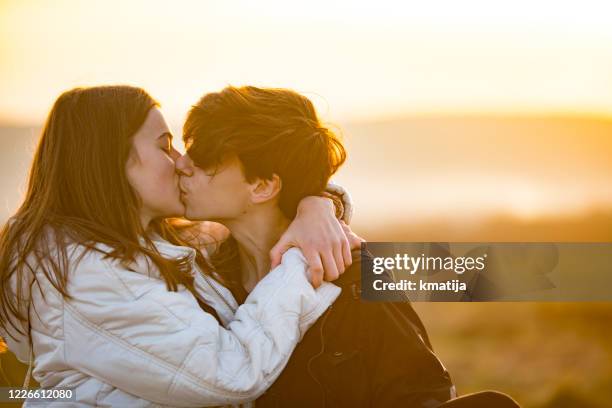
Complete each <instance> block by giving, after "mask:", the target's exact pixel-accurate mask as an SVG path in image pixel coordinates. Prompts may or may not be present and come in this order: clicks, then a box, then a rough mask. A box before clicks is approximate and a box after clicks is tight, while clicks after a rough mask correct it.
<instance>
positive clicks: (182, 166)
mask: <svg viewBox="0 0 612 408" xmlns="http://www.w3.org/2000/svg"><path fill="white" fill-rule="evenodd" d="M175 166H176V172H177V173H178V174H179V175H181V176H188V177H191V176H192V175H193V163H192V161H191V158H190V157H189V156H188V155H187V153H185V154H184V155H182V156H181V157H179V158H178V159H177V160H176V163H175Z"/></svg>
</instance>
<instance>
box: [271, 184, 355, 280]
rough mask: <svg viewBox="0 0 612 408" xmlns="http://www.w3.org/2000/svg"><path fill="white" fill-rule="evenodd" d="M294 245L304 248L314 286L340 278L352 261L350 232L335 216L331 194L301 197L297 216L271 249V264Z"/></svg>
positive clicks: (274, 265) (277, 263)
mask: <svg viewBox="0 0 612 408" xmlns="http://www.w3.org/2000/svg"><path fill="white" fill-rule="evenodd" d="M347 228H348V227H347ZM348 230H349V231H350V229H348ZM350 233H351V234H353V233H352V232H350ZM353 235H354V234H353ZM355 237H356V235H355ZM353 243H354V242H353ZM360 244H361V243H360ZM291 247H298V248H300V249H301V250H302V253H303V254H304V257H305V258H306V262H308V266H309V268H308V271H309V274H310V281H311V283H312V285H313V286H314V287H315V288H317V287H319V286H320V285H321V283H322V282H323V279H325V280H326V281H329V282H331V281H334V280H336V279H338V277H339V276H340V274H342V273H343V272H344V270H345V269H346V268H347V267H349V266H350V265H351V263H352V262H353V260H352V257H351V244H350V241H349V235H348V234H346V233H345V230H344V229H343V227H342V225H341V224H340V222H339V221H338V220H337V219H336V216H335V208H334V204H333V203H332V201H331V200H330V199H329V198H324V197H316V196H309V197H306V198H304V199H303V200H302V201H300V204H299V205H298V210H297V215H296V217H295V219H294V220H293V222H292V223H291V225H289V228H288V229H287V231H285V233H284V234H283V236H282V237H281V239H280V240H279V241H278V243H277V244H276V245H275V246H274V248H272V250H271V251H270V261H271V266H272V268H275V267H276V266H277V265H279V264H280V262H281V257H282V255H283V254H284V253H285V252H286V251H287V250H288V249H289V248H291Z"/></svg>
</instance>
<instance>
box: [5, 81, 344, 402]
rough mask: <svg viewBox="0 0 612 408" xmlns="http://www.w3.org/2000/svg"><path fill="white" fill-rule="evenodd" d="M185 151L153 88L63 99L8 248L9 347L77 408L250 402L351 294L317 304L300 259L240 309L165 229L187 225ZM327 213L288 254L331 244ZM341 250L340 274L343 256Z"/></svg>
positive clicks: (323, 297) (327, 288) (309, 215)
mask: <svg viewBox="0 0 612 408" xmlns="http://www.w3.org/2000/svg"><path fill="white" fill-rule="evenodd" d="M171 137H172V136H171V134H170V132H169V130H168V127H167V125H166V123H165V121H164V118H163V116H162V115H161V113H160V111H159V110H158V108H157V103H156V102H155V101H154V100H153V99H152V98H151V97H150V96H149V95H148V94H147V93H146V92H145V91H143V90H142V89H139V88H134V87H128V86H114V87H94V88H81V89H74V90H71V91H68V92H66V93H64V94H62V95H61V96H60V97H59V98H58V100H57V101H56V102H55V104H54V106H53V108H52V109H51V112H50V114H49V116H48V119H47V121H46V124H45V126H44V129H43V132H42V136H41V139H40V142H39V145H38V148H37V150H36V153H35V157H34V161H33V164H32V168H31V172H30V176H29V185H28V190H27V193H26V196H25V200H24V202H23V204H22V205H21V207H20V208H19V210H18V211H17V212H16V213H15V214H14V216H13V217H12V218H11V219H10V221H9V222H8V223H7V225H6V226H5V227H4V228H3V230H2V232H1V234H0V277H1V280H2V290H1V294H0V323H1V328H2V333H1V334H2V336H3V337H4V338H5V340H6V341H7V343H8V345H9V348H10V350H11V351H13V352H14V353H15V354H16V355H17V356H18V358H19V359H20V360H22V361H30V364H32V363H33V367H34V369H33V377H34V378H35V379H36V380H37V381H38V382H39V383H40V385H41V386H42V387H44V388H64V387H69V388H72V389H73V395H74V396H75V398H76V404H78V406H121V407H125V406H130V407H132V406H140V407H144V406H154V405H156V404H161V405H170V406H203V405H221V404H230V403H231V404H234V403H241V402H247V401H251V400H253V399H254V398H256V397H257V396H258V395H260V394H261V393H262V392H263V391H265V389H266V388H268V387H269V386H270V384H271V383H272V382H273V381H274V380H275V379H276V377H277V376H278V375H279V373H280V372H281V370H282V368H283V367H284V365H285V364H286V362H287V360H288V358H289V356H290V354H291V352H292V351H293V349H294V347H295V345H296V344H297V342H298V341H299V339H300V338H301V337H302V336H303V335H304V332H305V331H306V330H307V329H308V327H310V326H311V325H312V324H313V323H314V322H315V321H316V320H317V318H318V317H319V316H320V315H321V314H322V313H323V312H324V311H325V310H326V309H327V308H328V306H329V305H330V304H331V303H332V302H333V300H334V299H335V298H336V297H337V296H338V293H339V291H340V290H339V289H338V288H337V287H335V286H333V285H331V284H329V283H323V284H322V285H321V286H320V287H319V288H318V289H316V290H315V289H314V288H313V287H312V286H311V284H310V283H309V282H308V277H307V274H306V268H307V265H306V263H305V261H304V258H303V256H302V255H301V253H300V251H299V250H297V249H291V250H289V251H287V252H286V253H285V254H284V255H283V257H282V263H281V264H280V266H278V267H277V268H275V269H274V270H273V271H271V272H270V273H269V274H268V276H267V278H266V279H263V280H262V281H261V282H260V283H259V284H258V285H256V286H255V287H254V289H253V291H252V292H251V296H249V299H247V300H246V302H245V303H244V304H243V305H241V306H240V307H238V305H237V304H236V302H235V301H234V300H233V298H232V296H231V294H230V293H229V291H228V290H227V289H226V288H225V287H223V286H222V285H220V284H219V283H218V282H216V281H215V280H214V279H211V277H210V276H208V275H207V272H209V269H208V267H207V262H206V260H205V257H204V256H203V254H202V253H200V252H199V251H197V250H195V249H193V248H190V247H186V246H184V245H183V243H182V241H181V240H180V239H179V238H178V235H177V234H176V231H175V230H174V229H173V228H172V226H171V225H170V223H169V222H168V221H167V218H168V217H175V216H182V215H183V213H184V206H183V204H182V202H181V201H180V198H179V192H180V191H179V187H178V176H177V174H176V172H175V160H176V159H177V158H178V157H179V154H178V152H176V151H175V150H174V149H173V147H172V144H171ZM313 200H314V201H313ZM327 201H328V200H326V199H323V198H313V199H312V200H310V201H309V204H308V205H306V206H305V207H304V208H301V210H302V212H303V217H302V218H306V221H304V220H302V221H301V224H300V225H301V227H299V228H298V231H297V232H296V231H295V230H294V232H293V233H292V234H291V236H290V238H289V239H290V240H292V241H296V240H297V241H300V240H302V238H303V237H304V236H306V237H307V239H306V240H307V241H312V236H313V234H318V233H319V232H320V231H321V230H325V231H333V228H331V227H330V225H332V223H331V221H330V219H332V221H333V222H336V221H335V219H334V218H333V214H332V213H331V211H330V213H329V214H327V213H326V212H325V211H323V210H321V209H326V208H328V207H327V205H328V204H327ZM321 202H325V204H322V205H320V204H317V203H321ZM313 203H314V204H313ZM313 212H314V214H313ZM313 220H314V221H313ZM316 220H319V221H316ZM311 222H313V223H314V224H313V225H312V226H311V227H309V228H307V231H303V228H304V225H307V224H309V223H311ZM323 224H324V225H325V226H324V227H321V225H323ZM333 233H334V232H333ZM338 233H339V234H341V235H343V234H342V228H341V227H340V226H339V225H338ZM296 237H297V238H296ZM336 241H337V242H342V241H344V243H346V238H344V236H343V240H336ZM281 246H285V244H282V245H281ZM306 246H307V247H308V248H305V249H307V250H308V251H310V252H316V251H315V250H313V248H312V245H310V246H308V245H306ZM330 250H331V249H330ZM333 251H334V254H333V255H338V254H340V257H339V259H337V258H333V259H336V261H334V263H335V268H336V271H334V272H332V275H334V274H336V275H337V271H338V270H339V271H342V269H343V267H344V261H343V260H344V258H343V256H342V245H336V246H334V248H333ZM319 255H320V257H321V258H322V257H323V255H324V254H317V257H319ZM326 256H328V257H329V254H326ZM203 309H205V310H208V311H209V312H211V313H207V312H206V311H205V310H203ZM213 309H214V313H213ZM213 314H216V315H217V318H218V319H219V320H221V322H222V323H223V324H224V326H225V327H224V326H222V325H221V324H220V323H219V322H218V320H217V318H215V316H213ZM47 402H48V401H47ZM60 405H62V406H67V405H68V404H67V403H66V402H63V403H60ZM156 406H158V405H156Z"/></svg>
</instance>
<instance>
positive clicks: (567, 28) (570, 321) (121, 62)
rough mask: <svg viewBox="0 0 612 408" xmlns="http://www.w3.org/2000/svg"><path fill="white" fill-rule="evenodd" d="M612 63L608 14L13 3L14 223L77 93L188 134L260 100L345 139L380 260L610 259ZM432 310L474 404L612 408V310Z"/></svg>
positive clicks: (1, 194)
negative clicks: (231, 100) (407, 249)
mask: <svg viewBox="0 0 612 408" xmlns="http://www.w3.org/2000/svg"><path fill="white" fill-rule="evenodd" d="M611 44H612V3H610V2H609V1H604V0H601V1H597V0H582V1H578V0H573V1H572V0H570V1H561V2H560V1H553V0H538V1H534V0H515V1H491V0H466V1H453V0H446V1H440V0H433V1H419V2H417V1H411V2H408V1H403V2H402V1H396V0H376V1H358V0H353V1H349V0H342V1H332V0H311V1H307V2H288V1H282V0H274V1H269V0H265V1H247V0H241V1H238V0H227V1H221V0H219V1H212V0H211V1H206V0H203V1H200V0H190V1H172V2H169V1H160V0H155V1H154V0H148V1H144V0H130V1H120V0H106V1H93V0H91V1H85V0H54V1H44V0H32V1H27V0H0V222H4V221H5V220H6V218H7V217H8V216H9V215H10V214H12V213H13V212H14V210H15V208H16V207H17V206H18V205H19V203H20V199H21V197H22V193H23V189H24V182H25V178H26V173H27V169H28V167H29V164H30V160H31V157H32V150H33V147H34V145H35V142H36V140H37V138H38V132H39V131H40V126H41V124H42V123H43V121H44V119H45V115H46V114H47V112H48V111H49V109H50V107H51V105H52V103H53V101H54V100H55V98H56V97H57V96H58V95H59V94H60V93H61V92H62V91H64V90H67V89H69V88H72V87H75V86H88V85H99V84H117V83H120V84H131V85H136V86H141V87H144V88H145V89H147V90H148V91H149V92H150V93H151V94H152V95H153V96H154V97H155V98H157V99H158V100H159V101H160V102H161V103H162V105H163V111H164V113H165V115H166V116H167V118H168V120H169V122H170V126H171V128H172V130H173V131H174V132H175V133H177V135H180V129H181V124H182V120H183V118H184V115H185V113H186V112H187V109H188V108H189V106H190V105H191V104H192V103H194V102H195V101H196V100H197V99H198V98H199V97H200V96H201V95H202V94H203V93H205V92H209V91H217V90H219V89H221V88H222V87H224V86H225V85H227V84H234V85H243V84H251V85H259V86H275V87H289V88H293V89H295V90H297V91H299V92H302V93H304V94H305V95H306V96H308V97H310V98H311V99H312V100H313V101H314V102H315V104H316V105H317V107H318V109H319V111H320V113H321V114H322V116H323V117H324V118H325V119H327V120H329V121H332V122H334V123H336V124H338V125H339V127H340V128H341V129H342V133H343V135H344V139H345V141H346V144H347V149H348V154H349V159H348V162H347V164H346V165H345V166H344V167H343V168H342V169H341V171H340V173H339V174H338V175H337V177H336V181H337V182H339V183H340V184H342V185H343V186H344V187H346V188H347V189H348V190H349V191H350V192H351V193H352V195H353V198H354V201H355V203H356V215H355V218H354V222H353V223H352V227H353V228H354V229H355V231H357V232H358V233H359V234H361V235H363V236H364V237H365V238H367V239H368V240H370V241H376V240H378V241H488V240H490V241H608V242H609V241H612V183H611V182H610V180H612V160H610V158H611V157H612V46H611ZM175 141H176V145H177V147H178V148H179V149H180V148H181V146H180V145H179V143H180V137H176V138H175ZM416 308H417V311H418V312H419V313H420V315H421V316H422V317H423V319H424V322H425V324H426V326H427V327H428V329H429V331H430V335H431V339H432V341H433V344H434V347H435V348H436V350H437V353H438V355H439V356H440V357H441V359H442V361H444V363H445V364H447V366H448V368H449V370H450V372H451V373H452V374H453V376H454V379H455V381H456V383H457V385H458V390H459V392H460V393H466V392H472V391H479V390H482V389H490V388H493V389H499V390H501V391H505V392H510V393H511V394H512V395H513V396H515V397H516V398H517V399H518V400H519V401H520V402H521V403H523V404H524V406H525V407H527V408H557V407H565V406H580V407H598V406H601V407H603V406H612V405H611V404H612V391H611V388H610V378H611V376H612V368H611V367H612V366H611V364H610V361H612V346H611V343H610V340H609V339H610V337H611V335H612V332H611V330H610V319H611V318H612V307H611V306H610V305H609V304H590V303H585V304H583V305H576V304H529V303H520V304H491V303H482V304H472V303H470V304H465V303H463V304H439V303H438V304H432V303H430V304H427V303H422V304H417V305H416ZM2 351H3V350H2V343H1V342H0V353H2ZM2 356H4V358H8V359H11V358H13V357H12V355H11V354H10V353H4V354H2ZM9 363H12V364H13V365H12V366H11V367H17V368H13V369H11V370H7V373H8V374H7V375H9V376H10V377H11V378H10V380H11V381H8V380H9V379H7V378H6V376H4V377H2V379H3V381H5V382H4V383H3V385H8V384H13V385H15V384H21V383H22V382H23V381H22V378H23V375H24V374H25V371H26V368H25V367H24V366H19V365H18V363H17V362H16V361H14V360H13V361H12V362H11V361H10V360H9ZM3 364H4V361H3ZM3 367H7V366H6V365H3ZM20 370H21V371H20ZM568 401H569V402H568ZM596 404H599V405H596Z"/></svg>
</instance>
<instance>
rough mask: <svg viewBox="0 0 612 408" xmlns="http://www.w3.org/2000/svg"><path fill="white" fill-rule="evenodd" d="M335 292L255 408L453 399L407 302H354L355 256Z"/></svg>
mask: <svg viewBox="0 0 612 408" xmlns="http://www.w3.org/2000/svg"><path fill="white" fill-rule="evenodd" d="M353 259H354V263H353V264H352V265H351V267H350V268H349V269H348V270H347V271H346V272H345V273H344V274H343V275H342V276H341V278H340V279H338V280H337V281H336V282H334V283H335V284H337V285H339V286H341V287H342V294H341V295H340V297H339V298H338V299H337V300H336V302H335V303H334V304H333V305H332V306H331V307H330V308H329V309H328V310H327V312H326V313H325V314H324V315H323V316H322V317H320V318H319V320H318V321H317V323H316V324H315V325H314V326H313V327H312V328H311V329H310V330H308V332H307V333H306V334H305V335H304V338H303V339H302V341H301V342H300V344H298V346H297V348H296V350H295V351H294V353H293V355H292V356H291V359H290V360H289V363H288V365H287V367H286V368H285V369H284V371H283V372H282V374H281V375H280V377H279V378H278V380H277V381H276V382H275V383H274V384H273V385H272V387H271V388H270V389H269V390H268V391H266V393H265V394H264V395H263V396H261V397H260V398H259V399H258V400H257V402H256V404H255V405H256V407H257V408H260V407H323V406H325V407H369V406H372V407H387V406H388V407H391V406H402V407H418V408H421V407H423V408H425V407H427V408H429V407H435V406H437V405H439V404H440V403H442V402H444V401H447V400H449V399H450V398H451V397H452V396H454V386H453V384H452V381H451V378H450V375H449V374H448V372H447V371H446V369H445V368H444V366H443V365H442V363H441V362H440V361H439V360H438V358H437V357H436V356H435V354H434V353H433V349H432V347H431V344H430V342H429V339H428V337H427V333H426V331H425V328H424V326H423V323H422V322H421V320H420V319H419V317H418V316H417V314H416V312H415V311H414V309H413V308H412V306H411V305H410V303H409V302H407V301H406V302H402V303H385V302H366V301H362V300H361V297H360V293H361V285H360V284H361V262H360V261H359V260H360V257H359V255H357V256H355V255H354V256H353Z"/></svg>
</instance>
